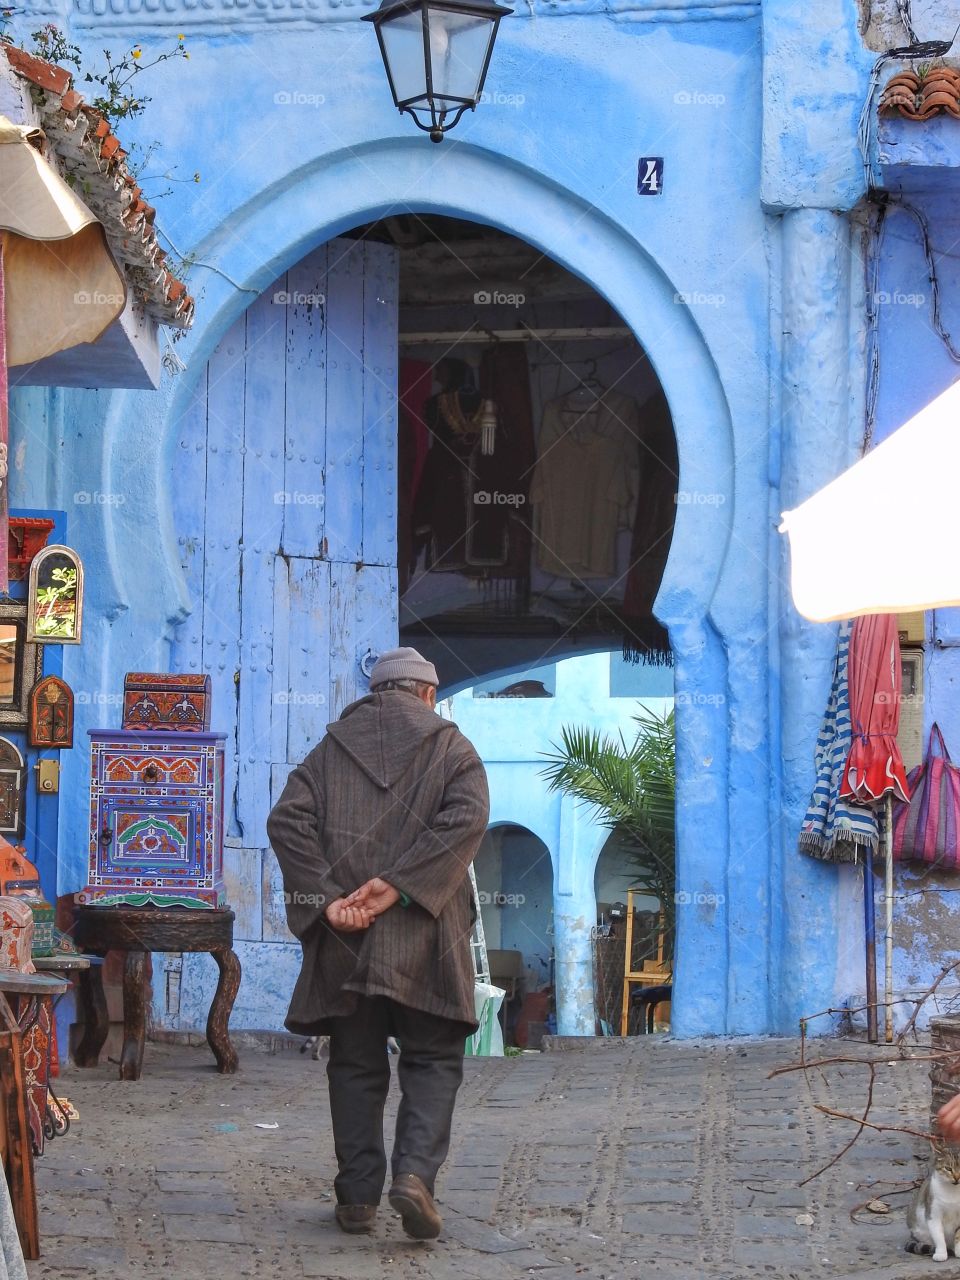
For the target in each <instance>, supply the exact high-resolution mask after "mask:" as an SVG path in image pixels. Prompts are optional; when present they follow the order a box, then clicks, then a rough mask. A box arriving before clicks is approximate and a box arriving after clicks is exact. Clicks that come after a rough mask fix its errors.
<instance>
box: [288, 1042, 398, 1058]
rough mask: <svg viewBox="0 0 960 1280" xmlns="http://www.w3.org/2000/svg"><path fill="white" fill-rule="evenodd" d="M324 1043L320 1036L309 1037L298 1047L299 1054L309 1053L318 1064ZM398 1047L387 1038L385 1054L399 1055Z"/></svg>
mask: <svg viewBox="0 0 960 1280" xmlns="http://www.w3.org/2000/svg"><path fill="white" fill-rule="evenodd" d="M324 1045H325V1041H324V1039H323V1037H322V1036H310V1037H309V1039H308V1040H307V1042H306V1044H302V1045H301V1046H300V1052H301V1053H309V1054H310V1057H311V1058H313V1060H314V1062H319V1060H320V1055H321V1053H322V1052H323V1049H324ZM399 1052H400V1046H399V1044H397V1042H396V1040H395V1039H394V1037H393V1036H387V1053H388V1054H391V1053H399Z"/></svg>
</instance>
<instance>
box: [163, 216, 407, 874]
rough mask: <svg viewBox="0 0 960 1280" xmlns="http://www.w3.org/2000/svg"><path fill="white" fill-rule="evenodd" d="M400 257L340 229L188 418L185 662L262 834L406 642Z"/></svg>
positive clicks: (238, 344)
mask: <svg viewBox="0 0 960 1280" xmlns="http://www.w3.org/2000/svg"><path fill="white" fill-rule="evenodd" d="M396 385H397V255H396V252H395V251H394V250H393V249H391V248H389V247H388V246H385V245H379V244H369V243H366V242H364V241H355V240H332V241H330V242H329V243H328V244H326V245H324V246H322V247H321V248H320V249H317V250H316V251H315V252H313V253H311V254H310V255H309V256H308V257H307V258H304V259H303V260H302V261H301V262H299V263H298V264H297V265H296V266H295V267H292V268H291V269H290V270H289V271H288V272H286V274H285V275H283V276H282V277H281V278H280V279H278V280H277V281H276V282H275V283H274V284H273V285H272V286H271V287H270V288H269V289H267V290H266V291H265V292H264V293H263V294H262V295H261V296H260V297H259V298H258V299H257V300H256V302H254V303H253V305H252V306H251V307H250V308H249V309H248V311H247V312H246V313H245V314H244V315H243V317H241V319H240V320H238V321H237V322H236V324H235V325H234V326H233V327H232V328H231V330H230V331H229V333H227V335H226V336H225V337H224V339H223V341H222V342H221V343H220V345H219V347H218V348H217V351H216V352H215V354H214V355H213V357H212V358H211V360H210V362H209V364H208V365H207V368H206V370H205V372H204V375H203V376H202V377H201V379H200V382H199V385H198V386H197V389H196V393H195V395H194V397H193V401H192V403H191V405H190V408H189V410H188V412H187V413H186V414H185V415H184V418H183V420H182V421H181V423H180V424H179V430H178V432H177V454H178V457H177V460H176V468H175V474H176V475H177V486H176V497H175V501H174V506H175V513H174V516H175V521H176V525H177V532H178V537H179V541H180V548H181V553H182V564H183V568H184V572H185V574H186V577H187V582H188V585H189V587H190V591H191V595H192V598H193V604H194V608H193V612H192V614H191V616H190V617H189V618H188V619H187V621H186V622H185V623H184V624H183V625H182V627H181V628H180V635H179V637H178V640H177V643H176V646H175V651H174V654H173V658H172V662H173V669H174V670H180V671H185V672H186V671H208V672H209V673H210V674H211V676H212V679H213V724H212V727H213V728H215V729H219V730H224V731H225V732H226V733H227V734H228V740H227V771H226V810H227V812H226V832H227V835H228V836H230V837H234V838H235V839H236V842H237V843H238V844H242V846H243V847H244V848H247V849H258V848H259V849H262V848H264V847H266V844H267V838H266V832H265V824H266V817H267V814H268V812H269V810H270V807H271V804H272V802H273V801H274V800H275V799H276V796H277V795H278V793H279V789H280V787H282V785H283V781H284V780H285V778H286V775H287V773H288V772H289V770H290V768H291V767H292V765H294V764H297V763H299V761H300V760H302V759H303V757H304V756H305V755H306V754H307V752H308V751H309V750H310V748H311V747H312V746H314V745H315V743H316V742H317V741H318V740H319V739H320V737H321V736H322V735H323V733H324V730H325V727H326V725H327V723H328V722H329V721H330V720H332V719H335V718H336V716H337V715H339V713H340V712H341V711H342V710H343V708H344V706H346V704H347V703H348V702H350V701H352V700H353V699H354V698H355V697H358V696H360V695H361V694H362V693H363V692H365V690H366V684H365V681H364V680H363V676H362V674H361V671H360V668H359V660H360V658H361V657H362V656H363V654H364V653H365V652H366V651H367V650H370V649H372V650H374V651H377V650H382V649H384V648H387V647H389V646H391V645H395V644H396V643H397V574H396V559H397V550H396V500H397V494H396V490H397V484H396V476H397V464H396Z"/></svg>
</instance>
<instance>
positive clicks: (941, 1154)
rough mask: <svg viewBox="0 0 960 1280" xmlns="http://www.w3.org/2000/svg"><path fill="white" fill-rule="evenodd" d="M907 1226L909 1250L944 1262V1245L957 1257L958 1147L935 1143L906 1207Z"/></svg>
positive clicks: (959, 1210)
mask: <svg viewBox="0 0 960 1280" xmlns="http://www.w3.org/2000/svg"><path fill="white" fill-rule="evenodd" d="M907 1226H908V1227H909V1228H910V1234H911V1236H912V1237H913V1238H912V1240H911V1241H910V1242H909V1244H908V1245H907V1250H908V1251H909V1252H910V1253H929V1252H930V1250H931V1249H932V1250H933V1260H934V1262H945V1261H946V1258H947V1249H948V1247H949V1248H952V1249H953V1254H954V1257H956V1258H960V1242H958V1240H957V1231H958V1230H960V1151H957V1150H955V1149H954V1148H951V1147H944V1146H943V1145H941V1144H938V1145H937V1146H936V1147H935V1148H934V1164H933V1168H932V1169H931V1171H930V1173H929V1174H928V1175H927V1177H926V1178H924V1180H923V1182H922V1183H921V1185H920V1186H919V1187H918V1189H917V1191H916V1194H915V1195H914V1197H913V1201H912V1203H911V1205H910V1207H909V1208H908V1209H907Z"/></svg>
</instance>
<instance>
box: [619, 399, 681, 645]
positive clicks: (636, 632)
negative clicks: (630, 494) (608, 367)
mask: <svg viewBox="0 0 960 1280" xmlns="http://www.w3.org/2000/svg"><path fill="white" fill-rule="evenodd" d="M638 423H639V436H640V496H639V498H638V501H637V515H636V521H635V523H634V528H633V540H632V543H631V547H630V569H629V572H628V574H627V583H626V589H625V591H624V596H623V618H624V622H625V627H626V629H625V632H624V645H623V654H624V657H625V658H627V659H630V660H632V661H634V662H639V661H642V660H644V659H647V660H649V659H651V658H652V659H653V660H658V659H664V658H669V657H670V645H669V641H668V639H667V633H666V631H665V630H664V628H663V627H662V626H661V625H660V623H659V622H657V620H656V619H655V618H654V616H653V603H654V600H655V599H656V596H657V592H658V591H659V589H660V583H661V581H662V580H663V573H664V570H665V568H666V566H667V556H668V554H669V552H670V543H671V541H672V539H673V525H674V520H675V518H676V511H677V505H676V502H677V489H678V486H679V483H680V463H679V459H678V457H677V440H676V436H675V435H674V431H673V419H672V418H671V416H670V407H669V405H668V404H667V398H666V396H665V395H664V394H663V391H662V390H661V389H659V388H658V390H657V391H655V392H654V394H653V395H652V396H650V398H649V399H648V400H645V401H644V403H643V405H642V406H641V408H640V412H639V416H638Z"/></svg>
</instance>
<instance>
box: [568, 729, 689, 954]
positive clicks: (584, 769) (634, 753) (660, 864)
mask: <svg viewBox="0 0 960 1280" xmlns="http://www.w3.org/2000/svg"><path fill="white" fill-rule="evenodd" d="M633 718H634V721H635V722H636V724H637V732H636V735H635V737H634V740H633V742H632V743H630V744H629V745H628V744H627V741H626V739H625V738H624V736H623V734H622V733H621V734H620V739H619V741H617V740H616V739H614V738H611V737H609V736H608V735H606V734H601V733H599V732H598V731H597V730H595V729H588V728H584V727H582V726H569V725H565V726H564V727H563V729H562V731H561V739H562V742H561V744H560V745H558V744H557V743H551V745H552V746H553V748H554V754H550V753H544V754H545V756H546V759H547V760H548V761H549V763H548V765H547V767H546V768H545V769H544V770H543V776H544V777H545V778H547V779H548V781H549V783H550V789H551V791H564V792H566V793H567V794H568V795H572V796H575V797H576V799H578V800H582V801H583V802H584V803H585V804H588V805H590V806H591V807H592V808H593V809H594V810H595V812H596V814H597V816H598V818H599V820H600V821H601V822H602V823H603V825H604V826H606V827H609V828H610V829H611V830H612V831H617V832H618V833H619V834H620V835H621V837H622V838H623V839H624V842H625V844H626V846H627V847H628V849H629V850H630V851H631V852H632V854H633V856H634V860H635V863H636V877H635V883H636V884H637V885H638V886H639V887H640V888H642V889H644V890H645V891H646V892H647V893H650V894H652V895H653V896H654V897H656V898H658V899H659V901H660V905H661V908H662V910H663V913H664V918H665V919H664V923H665V927H666V941H667V948H666V954H667V955H670V954H672V944H673V927H674V909H675V901H674V899H675V893H676V817H675V803H676V790H677V752H676V733H675V725H674V714H673V711H668V712H667V713H665V714H664V715H658V714H657V713H656V712H653V711H651V710H650V709H649V708H647V707H645V706H643V705H642V704H641V709H640V713H639V714H638V715H636V716H634V717H633Z"/></svg>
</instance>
